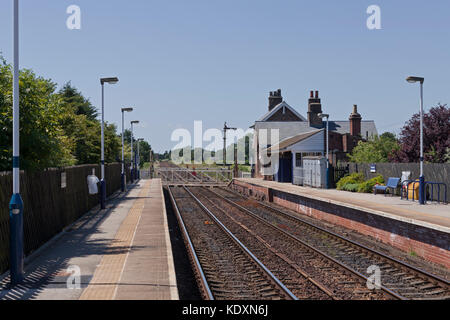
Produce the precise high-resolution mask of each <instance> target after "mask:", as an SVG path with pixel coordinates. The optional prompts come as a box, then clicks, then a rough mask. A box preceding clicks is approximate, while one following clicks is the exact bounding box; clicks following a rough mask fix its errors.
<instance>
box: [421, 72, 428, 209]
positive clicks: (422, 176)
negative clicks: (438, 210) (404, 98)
mask: <svg viewBox="0 0 450 320" xmlns="http://www.w3.org/2000/svg"><path fill="white" fill-rule="evenodd" d="M423 131H424V130H423V81H421V82H420V178H419V181H420V182H419V203H420V204H421V205H424V204H425V200H426V199H425V197H426V195H425V175H424V171H423V161H424V154H423V134H424V132H423Z"/></svg>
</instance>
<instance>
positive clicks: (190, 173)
mask: <svg viewBox="0 0 450 320" xmlns="http://www.w3.org/2000/svg"><path fill="white" fill-rule="evenodd" d="M156 174H157V176H158V177H160V178H161V179H162V181H163V182H165V183H169V184H170V183H176V184H224V183H229V182H230V181H231V180H232V179H233V178H234V176H233V171H232V170H228V169H184V168H158V169H157V170H156Z"/></svg>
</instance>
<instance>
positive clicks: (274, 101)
mask: <svg viewBox="0 0 450 320" xmlns="http://www.w3.org/2000/svg"><path fill="white" fill-rule="evenodd" d="M282 102H283V98H282V97H281V89H278V90H277V91H271V92H270V96H269V111H272V109H273V108H275V107H276V106H277V105H279V104H280V103H282Z"/></svg>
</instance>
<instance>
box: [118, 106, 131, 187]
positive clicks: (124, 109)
mask: <svg viewBox="0 0 450 320" xmlns="http://www.w3.org/2000/svg"><path fill="white" fill-rule="evenodd" d="M132 111H133V108H122V176H121V178H122V179H121V188H122V192H124V191H125V190H126V188H127V183H126V181H125V180H126V176H125V150H124V148H125V137H124V135H125V132H124V130H125V128H124V127H125V125H124V120H125V115H124V114H125V112H132Z"/></svg>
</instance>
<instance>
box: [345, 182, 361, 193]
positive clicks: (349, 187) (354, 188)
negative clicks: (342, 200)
mask: <svg viewBox="0 0 450 320" xmlns="http://www.w3.org/2000/svg"><path fill="white" fill-rule="evenodd" d="M359 186H360V184H359V183H347V184H344V185H343V186H342V190H344V191H350V192H357V191H358V189H359Z"/></svg>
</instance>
